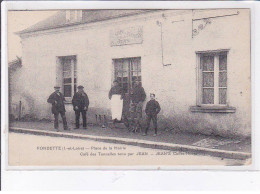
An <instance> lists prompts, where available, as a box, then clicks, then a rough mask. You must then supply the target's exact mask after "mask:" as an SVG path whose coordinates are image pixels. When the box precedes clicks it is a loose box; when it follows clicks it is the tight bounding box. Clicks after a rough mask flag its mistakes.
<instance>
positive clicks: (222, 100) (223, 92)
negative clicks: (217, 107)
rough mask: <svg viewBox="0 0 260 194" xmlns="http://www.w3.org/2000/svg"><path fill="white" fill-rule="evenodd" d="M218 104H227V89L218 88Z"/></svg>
mask: <svg viewBox="0 0 260 194" xmlns="http://www.w3.org/2000/svg"><path fill="white" fill-rule="evenodd" d="M219 104H227V89H226V88H219Z"/></svg>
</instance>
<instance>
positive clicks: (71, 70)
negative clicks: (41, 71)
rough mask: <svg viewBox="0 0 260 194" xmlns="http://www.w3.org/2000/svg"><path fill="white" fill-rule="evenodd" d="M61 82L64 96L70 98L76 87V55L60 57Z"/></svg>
mask: <svg viewBox="0 0 260 194" xmlns="http://www.w3.org/2000/svg"><path fill="white" fill-rule="evenodd" d="M61 62H62V83H63V87H62V90H63V93H64V97H65V98H66V97H67V98H71V97H72V96H73V94H74V93H75V92H76V88H77V61H76V56H66V57H61Z"/></svg>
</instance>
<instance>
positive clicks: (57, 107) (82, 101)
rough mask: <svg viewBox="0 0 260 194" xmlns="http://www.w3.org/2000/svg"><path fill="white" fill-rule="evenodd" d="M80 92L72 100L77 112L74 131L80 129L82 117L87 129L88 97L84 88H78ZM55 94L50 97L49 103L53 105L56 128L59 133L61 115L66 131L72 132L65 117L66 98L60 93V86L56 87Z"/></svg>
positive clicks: (84, 126)
mask: <svg viewBox="0 0 260 194" xmlns="http://www.w3.org/2000/svg"><path fill="white" fill-rule="evenodd" d="M77 88H78V92H76V93H75V94H74V96H73V98H72V104H73V110H74V111H75V118H76V126H75V128H74V129H79V125H80V124H79V119H80V115H82V120H83V128H84V129H87V111H88V106H89V98H88V95H87V94H86V93H85V92H84V87H83V86H78V87H77ZM54 90H55V91H54V92H53V93H52V94H51V95H50V96H49V98H48V100H47V102H48V103H51V104H52V114H53V115H54V128H55V130H56V131H59V115H61V118H62V121H63V128H64V130H70V129H69V127H68V124H67V121H66V116H65V112H66V110H65V105H64V102H65V97H64V95H63V94H62V93H61V92H60V86H54Z"/></svg>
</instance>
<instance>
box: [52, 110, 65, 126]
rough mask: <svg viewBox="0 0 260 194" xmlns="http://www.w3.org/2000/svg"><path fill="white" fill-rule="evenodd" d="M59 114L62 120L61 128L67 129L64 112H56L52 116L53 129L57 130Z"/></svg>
mask: <svg viewBox="0 0 260 194" xmlns="http://www.w3.org/2000/svg"><path fill="white" fill-rule="evenodd" d="M59 114H60V116H61V118H62V122H63V128H64V129H67V128H68V125H67V120H66V116H65V112H58V113H55V114H54V128H55V129H58V128H59Z"/></svg>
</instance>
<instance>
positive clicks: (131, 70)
mask: <svg viewBox="0 0 260 194" xmlns="http://www.w3.org/2000/svg"><path fill="white" fill-rule="evenodd" d="M137 59H138V60H139V64H138V65H137V70H134V68H133V64H134V63H133V60H137ZM117 60H118V61H120V60H128V63H127V65H128V67H127V68H126V69H127V71H124V70H123V69H122V68H118V67H117V68H118V70H119V71H117V72H119V73H121V74H122V76H121V78H122V77H123V73H124V72H127V85H128V90H127V93H129V92H130V90H131V88H132V87H133V77H135V76H133V74H134V72H136V73H137V76H136V77H141V80H140V82H141V84H142V58H141V56H137V57H126V58H113V59H112V65H113V68H112V70H113V72H112V83H113V81H114V80H115V79H116V78H117V77H118V76H117V75H116V73H117V72H116V61H117ZM138 69H140V71H138ZM121 74H120V75H121ZM119 77H120V76H119ZM123 83H126V82H124V81H123V82H120V83H119V84H120V86H121V87H122V88H123Z"/></svg>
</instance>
